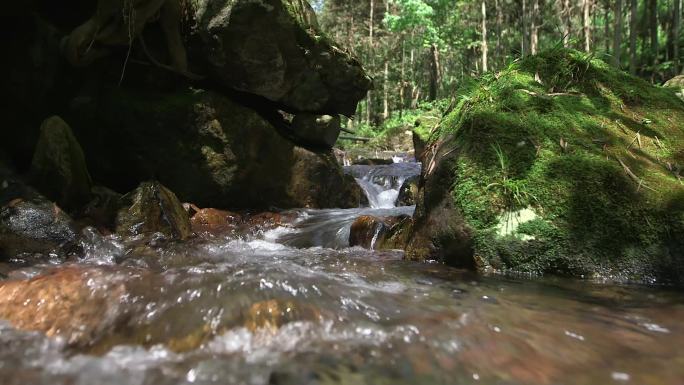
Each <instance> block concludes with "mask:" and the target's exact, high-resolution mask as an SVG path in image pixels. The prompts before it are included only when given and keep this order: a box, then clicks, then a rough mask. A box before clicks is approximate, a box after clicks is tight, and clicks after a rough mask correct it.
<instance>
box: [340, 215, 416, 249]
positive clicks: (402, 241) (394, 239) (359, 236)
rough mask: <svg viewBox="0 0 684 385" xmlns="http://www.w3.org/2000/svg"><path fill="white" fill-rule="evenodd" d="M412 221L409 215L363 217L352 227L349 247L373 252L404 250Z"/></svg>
mask: <svg viewBox="0 0 684 385" xmlns="http://www.w3.org/2000/svg"><path fill="white" fill-rule="evenodd" d="M411 224H412V219H411V217H409V216H408V215H400V216H395V217H383V218H380V217H375V216H372V215H363V216H360V217H358V218H357V219H356V220H355V221H354V222H353V223H352V225H351V229H350V231H349V246H352V247H354V246H361V247H363V248H366V249H373V250H393V249H403V248H404V247H405V246H406V242H407V241H408V236H409V234H410V228H411Z"/></svg>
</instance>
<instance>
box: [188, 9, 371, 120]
mask: <svg viewBox="0 0 684 385" xmlns="http://www.w3.org/2000/svg"><path fill="white" fill-rule="evenodd" d="M193 8H194V17H195V21H196V24H197V25H196V30H197V33H198V35H199V36H200V40H201V42H202V49H203V52H204V55H205V56H206V58H207V62H208V66H209V72H210V76H211V77H212V78H214V79H216V80H218V81H219V82H221V83H223V84H224V85H225V86H228V87H231V88H234V89H237V90H240V91H244V92H248V93H250V94H255V95H259V96H262V97H265V98H267V99H269V100H271V101H274V102H277V103H280V104H282V105H284V106H286V107H287V108H288V109H291V110H293V111H297V112H309V113H325V114H331V115H336V114H344V115H348V116H350V115H353V114H354V113H355V111H356V104H357V102H358V101H359V100H361V99H362V98H363V97H364V96H365V95H366V92H367V91H368V89H369V88H370V87H371V80H370V78H369V77H368V76H367V75H366V74H365V73H364V70H363V68H362V67H361V64H360V63H359V62H358V61H356V60H355V59H354V58H353V57H352V56H351V55H350V54H349V53H348V52H345V51H343V50H341V49H340V48H338V47H336V46H335V45H334V44H333V43H332V42H331V41H330V40H328V39H327V38H326V37H325V36H324V34H323V33H322V32H321V30H320V28H319V26H318V22H317V21H316V14H315V12H314V11H313V9H312V8H311V6H310V5H309V4H308V2H307V1H298V0H263V1H250V0H237V1H231V2H225V1H220V0H199V1H195V2H193Z"/></svg>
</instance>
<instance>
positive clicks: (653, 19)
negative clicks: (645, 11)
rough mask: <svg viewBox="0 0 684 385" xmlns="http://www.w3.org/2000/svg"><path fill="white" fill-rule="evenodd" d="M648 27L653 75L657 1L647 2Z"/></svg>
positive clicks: (656, 41) (656, 62) (656, 54)
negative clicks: (649, 29) (649, 28)
mask: <svg viewBox="0 0 684 385" xmlns="http://www.w3.org/2000/svg"><path fill="white" fill-rule="evenodd" d="M649 18H650V21H649V25H650V27H651V64H652V65H653V73H655V66H656V65H657V64H658V51H659V48H658V0H649Z"/></svg>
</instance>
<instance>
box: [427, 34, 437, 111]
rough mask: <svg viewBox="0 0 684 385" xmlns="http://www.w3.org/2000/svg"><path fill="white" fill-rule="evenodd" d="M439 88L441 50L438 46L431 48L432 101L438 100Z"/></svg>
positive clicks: (430, 95)
mask: <svg viewBox="0 0 684 385" xmlns="http://www.w3.org/2000/svg"><path fill="white" fill-rule="evenodd" d="M438 88H439V50H438V49H437V45H436V44H432V45H431V46H430V94H429V95H428V97H429V99H430V101H434V100H437V90H438Z"/></svg>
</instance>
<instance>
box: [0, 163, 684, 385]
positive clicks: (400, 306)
mask: <svg viewBox="0 0 684 385" xmlns="http://www.w3.org/2000/svg"><path fill="white" fill-rule="evenodd" d="M346 171H347V172H348V173H350V174H352V175H354V176H355V177H356V178H357V180H360V181H361V184H362V186H363V187H364V190H365V191H366V193H367V194H368V201H369V204H370V206H371V207H368V208H358V209H346V210H337V209H332V210H304V209H301V210H292V211H290V212H289V213H290V214H292V216H293V217H295V219H294V221H293V223H292V224H290V225H288V226H282V227H278V228H275V229H270V230H267V231H262V232H258V233H257V234H254V235H251V236H246V237H232V236H223V237H213V238H207V239H194V240H191V241H189V242H185V243H171V244H163V243H162V244H160V245H158V246H154V245H153V246H152V247H148V248H145V249H144V250H135V249H132V248H131V246H129V245H128V244H126V242H123V241H122V240H120V239H117V238H116V237H113V236H110V237H99V236H92V237H90V239H89V240H87V241H86V245H85V246H86V248H85V249H86V252H85V254H84V255H83V258H82V260H81V261H80V262H78V263H74V264H71V265H69V266H67V269H72V270H73V271H74V274H75V276H77V277H83V278H82V280H83V282H85V286H86V287H87V288H88V290H90V291H91V292H92V293H99V294H97V295H99V296H101V297H98V298H104V299H103V300H98V301H94V302H93V303H91V302H88V303H87V305H83V306H94V307H96V308H97V306H103V304H105V305H106V304H110V305H108V306H105V309H106V312H103V313H102V314H101V319H99V320H92V321H91V322H99V323H101V324H104V325H110V326H108V327H106V328H105V329H102V328H98V329H97V333H95V334H94V335H95V336H96V338H93V340H92V341H90V342H89V343H88V344H85V345H83V344H80V345H79V344H74V343H72V342H71V341H68V339H67V338H48V337H46V336H44V335H43V334H40V333H35V332H27V331H20V330H18V329H15V328H13V327H12V326H10V325H9V324H8V323H6V322H0V383H1V384H4V385H10V384H12V385H14V384H16V385H20V384H21V385H24V384H31V385H39V384H45V385H48V384H49V385H56V384H65V385H66V384H69V385H72V384H75V385H79V384H84V385H85V384H102V385H107V384H112V385H113V384H117V385H164V384H254V385H258V384H271V385H273V384H292V385H305V384H312V385H313V384H425V385H431V384H491V385H495V384H496V385H498V384H653V385H656V384H663V385H664V384H673V385H677V384H684V348H682V347H683V346H684V323H683V322H682V320H684V297H683V296H682V293H681V292H680V291H678V290H676V289H672V288H667V287H644V286H635V285H615V284H601V283H594V282H588V281H586V282H585V281H581V282H580V281H573V280H565V279H560V278H545V279H539V278H535V279H529V278H526V277H502V276H482V275H477V274H475V273H472V272H468V271H463V270H457V269H452V268H449V267H445V266H442V265H440V264H436V263H425V264H420V263H412V262H407V261H403V260H402V256H403V253H402V252H401V251H372V250H365V249H362V248H358V247H354V248H350V247H349V246H348V245H349V243H348V238H349V227H350V226H351V223H352V222H353V220H354V219H355V218H357V217H358V216H359V215H367V214H368V215H377V216H387V215H400V214H407V215H410V214H411V213H412V212H413V210H414V208H413V207H394V201H395V200H396V195H397V194H398V190H399V187H400V186H401V183H403V181H405V180H406V179H407V178H408V177H410V176H413V175H417V174H418V173H419V172H420V165H418V164H415V163H405V164H402V163H397V164H395V165H387V166H349V167H348V168H347V169H346ZM124 256H125V257H124ZM140 260H154V261H155V263H154V265H153V266H152V268H150V267H149V265H150V264H148V267H145V268H143V267H141V264H140V262H139V261H140ZM54 267H55V266H50V265H46V266H37V267H32V268H27V269H23V270H20V271H17V272H14V273H13V276H14V277H20V278H21V277H32V276H35V275H37V274H39V273H41V272H44V271H48V270H50V269H53V268H54ZM69 282H72V281H69ZM93 295H94V294H93ZM110 297H111V298H113V300H112V301H111V302H108V301H109V298H110ZM26 306H28V304H26ZM80 315H81V314H74V316H73V322H79V320H81V319H82V318H81V317H80ZM40 316H41V315H40V314H38V315H35V317H38V318H40ZM114 319H116V322H114V321H111V322H109V321H110V320H114ZM108 322H109V323H108ZM75 326H77V327H76V329H79V327H80V326H81V325H75ZM86 328H87V325H83V327H82V328H81V329H86Z"/></svg>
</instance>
